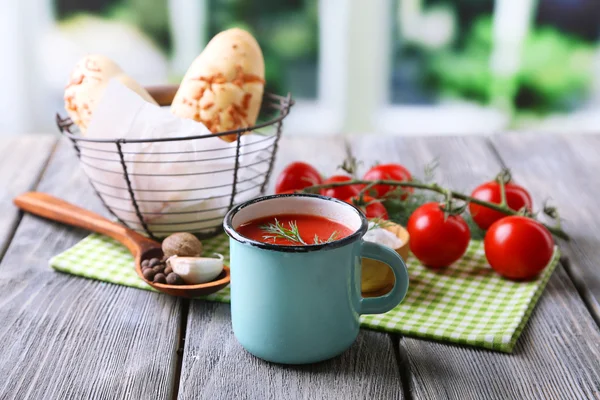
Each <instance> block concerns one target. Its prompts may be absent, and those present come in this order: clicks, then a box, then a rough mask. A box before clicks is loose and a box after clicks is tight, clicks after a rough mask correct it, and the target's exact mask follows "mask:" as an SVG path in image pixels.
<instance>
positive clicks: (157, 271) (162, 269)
mask: <svg viewBox="0 0 600 400" xmlns="http://www.w3.org/2000/svg"><path fill="white" fill-rule="evenodd" d="M152 270H153V271H154V273H155V274H162V273H164V272H165V266H164V265H161V264H158V265H156V266H155V267H154V268H152Z"/></svg>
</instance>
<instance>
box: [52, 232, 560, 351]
mask: <svg viewBox="0 0 600 400" xmlns="http://www.w3.org/2000/svg"><path fill="white" fill-rule="evenodd" d="M203 245H204V248H205V252H206V254H210V253H221V254H223V255H225V257H226V262H227V263H228V262H229V260H228V256H229V254H228V253H229V251H228V239H227V237H226V236H225V235H222V236H218V237H216V238H213V239H210V240H206V241H204V242H203ZM559 255H560V253H559V251H558V248H556V249H555V251H554V256H553V258H552V261H551V262H550V265H549V266H548V267H547V268H546V269H545V270H544V272H543V273H542V274H541V276H540V277H539V278H538V279H537V280H536V281H533V282H512V281H509V280H506V279H503V278H501V277H500V276H498V275H497V274H496V273H495V272H494V271H493V270H492V269H491V268H490V267H489V266H488V265H487V262H486V260H485V256H484V252H483V243H482V242H480V241H471V244H470V245H469V249H468V250H467V253H466V254H465V256H464V257H463V258H462V259H461V260H460V261H459V262H457V263H456V264H454V265H452V266H451V267H449V268H447V269H444V270H440V271H432V270H429V269H427V268H425V267H423V266H422V265H421V264H420V263H419V261H418V260H416V259H415V258H414V257H410V258H409V260H408V262H407V265H408V269H409V274H410V285H409V286H410V287H409V290H408V294H407V296H406V298H405V299H404V302H403V303H402V304H400V305H398V306H397V307H396V308H394V309H393V310H391V311H389V312H387V313H385V314H379V315H363V316H361V325H362V326H363V327H368V328H372V329H375V330H381V331H387V332H394V333H399V334H402V335H407V336H416V337H422V338H427V339H434V340H441V341H448V342H453V343H459V344H465V345H471V346H477V347H484V348H488V349H492V350H498V351H503V352H508V353H510V352H512V350H513V348H514V346H515V343H516V341H517V339H518V338H519V335H520V334H521V331H522V330H523V327H524V326H525V323H526V322H527V320H528V319H529V315H530V314H531V311H532V310H533V308H534V306H535V304H536V302H537V300H538V298H539V296H540V295H541V293H542V291H543V289H544V287H545V286H546V283H547V282H548V279H549V278H550V275H552V271H554V268H555V267H556V265H557V263H558V259H559ZM50 265H51V266H52V267H53V268H54V269H56V270H58V271H62V272H66V273H70V274H74V275H80V276H83V277H86V278H92V279H97V280H101V281H105V282H111V283H116V284H119V285H126V286H131V287H136V288H139V289H146V290H154V289H153V288H152V287H150V286H149V285H147V284H146V283H144V281H143V280H142V279H140V278H139V277H138V276H137V274H136V273H135V269H134V265H133V258H132V256H131V254H129V252H128V251H127V249H125V247H123V246H121V245H120V244H119V243H117V242H115V241H114V240H112V239H110V238H107V237H105V236H101V235H97V234H92V235H90V236H88V237H87V238H85V239H83V240H82V241H81V242H79V243H78V244H76V245H75V246H73V247H72V248H70V249H69V250H67V251H65V252H63V253H62V254H59V255H57V256H55V257H54V258H52V259H51V260H50ZM203 298H204V299H206V300H211V301H219V302H225V303H228V302H229V300H230V293H229V287H226V288H224V289H223V290H221V291H219V292H217V293H214V294H211V295H209V296H205V297H203Z"/></svg>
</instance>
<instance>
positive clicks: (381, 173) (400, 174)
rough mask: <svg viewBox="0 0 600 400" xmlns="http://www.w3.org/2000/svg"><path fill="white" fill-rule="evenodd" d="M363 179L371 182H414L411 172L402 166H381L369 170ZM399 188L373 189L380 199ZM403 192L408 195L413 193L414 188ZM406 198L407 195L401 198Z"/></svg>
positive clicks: (377, 187)
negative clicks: (385, 180) (383, 180)
mask: <svg viewBox="0 0 600 400" xmlns="http://www.w3.org/2000/svg"><path fill="white" fill-rule="evenodd" d="M363 179H364V180H369V181H377V180H382V179H390V180H395V181H410V180H412V176H411V175H410V172H409V171H408V170H407V169H406V168H404V167H403V166H402V165H400V164H380V165H376V166H374V167H373V168H371V169H370V170H368V171H367V173H366V174H365V176H363ZM397 187H398V186H391V185H376V186H374V187H373V189H374V190H375V191H376V192H377V197H378V198H380V197H383V195H385V194H386V193H388V192H389V191H391V190H395V189H396V188H397ZM403 190H404V191H405V192H407V193H412V191H413V188H403ZM406 197H407V194H404V195H402V196H401V198H402V199H405V198H406Z"/></svg>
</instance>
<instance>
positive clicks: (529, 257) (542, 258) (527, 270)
mask: <svg viewBox="0 0 600 400" xmlns="http://www.w3.org/2000/svg"><path fill="white" fill-rule="evenodd" d="M411 240H412V239H411ZM483 245H484V248H485V256H486V258H487V260H488V262H489V263H490V265H491V267H492V268H493V269H494V270H495V271H496V272H498V273H499V274H500V275H502V276H504V277H506V278H508V279H513V280H528V279H531V278H534V277H536V276H537V275H538V274H539V273H540V272H541V271H542V270H543V269H544V268H546V266H547V265H548V263H549V262H550V260H551V259H552V254H553V253H554V241H553V239H552V234H551V233H550V231H548V229H547V228H546V227H545V226H544V225H542V224H540V223H539V222H537V221H535V220H533V219H531V218H527V217H521V216H510V217H505V218H502V219H501V220H499V221H496V222H495V223H494V224H493V225H492V226H491V227H490V229H488V231H487V232H486V234H485V239H484V241H483Z"/></svg>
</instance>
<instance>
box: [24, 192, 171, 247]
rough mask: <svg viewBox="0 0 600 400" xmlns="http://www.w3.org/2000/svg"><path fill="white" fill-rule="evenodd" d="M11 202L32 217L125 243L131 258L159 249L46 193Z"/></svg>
mask: <svg viewBox="0 0 600 400" xmlns="http://www.w3.org/2000/svg"><path fill="white" fill-rule="evenodd" d="M13 202H14V203H15V205H16V206H17V207H19V208H20V209H22V210H23V211H27V212H29V213H31V214H35V215H38V216H40V217H44V218H47V219H50V220H53V221H57V222H62V223H63V224H66V225H71V226H76V227H79V228H83V229H87V230H89V231H92V232H97V233H102V234H104V235H106V236H110V237H111V238H113V239H115V240H117V241H118V242H120V243H122V244H124V245H125V246H126V247H127V248H128V249H129V251H130V252H131V253H132V254H133V255H134V256H137V255H138V254H139V253H140V251H141V250H143V249H146V248H148V247H156V246H160V245H159V244H158V243H156V242H155V241H153V240H151V239H148V238H146V237H145V236H142V235H140V234H139V233H137V232H135V231H133V230H131V229H128V228H126V227H124V226H122V225H120V224H118V223H116V222H112V221H110V220H108V219H106V218H104V217H102V216H100V215H98V214H96V213H93V212H91V211H88V210H85V209H83V208H80V207H77V206H75V205H73V204H71V203H67V202H66V201H64V200H61V199H59V198H56V197H54V196H51V195H49V194H46V193H41V192H29V193H24V194H22V195H20V196H17V197H16V198H15V199H14V200H13ZM142 248H143V249H142Z"/></svg>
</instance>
